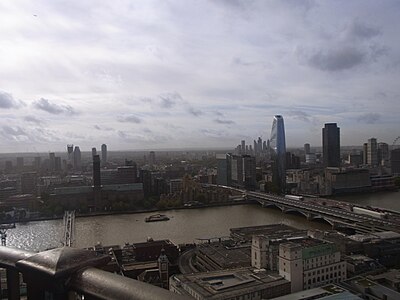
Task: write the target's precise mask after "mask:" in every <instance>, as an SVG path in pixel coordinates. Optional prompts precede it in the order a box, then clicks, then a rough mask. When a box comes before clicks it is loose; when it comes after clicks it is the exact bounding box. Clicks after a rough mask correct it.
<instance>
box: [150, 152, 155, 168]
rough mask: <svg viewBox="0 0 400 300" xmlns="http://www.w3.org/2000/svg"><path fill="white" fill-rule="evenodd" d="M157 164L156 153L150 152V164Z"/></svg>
mask: <svg viewBox="0 0 400 300" xmlns="http://www.w3.org/2000/svg"><path fill="white" fill-rule="evenodd" d="M155 163H156V153H155V152H154V151H150V154H149V164H150V165H154V164H155Z"/></svg>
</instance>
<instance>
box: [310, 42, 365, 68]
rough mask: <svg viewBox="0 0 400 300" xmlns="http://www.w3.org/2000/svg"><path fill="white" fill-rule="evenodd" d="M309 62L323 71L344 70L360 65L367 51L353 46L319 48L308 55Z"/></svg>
mask: <svg viewBox="0 0 400 300" xmlns="http://www.w3.org/2000/svg"><path fill="white" fill-rule="evenodd" d="M306 60H307V63H308V64H309V65H310V66H312V67H314V68H316V69H320V70H322V71H342V70H347V69H351V68H353V67H355V66H357V65H360V64H362V63H363V62H364V60H365V53H363V52H362V51H360V50H359V49H356V48H353V47H344V48H333V49H329V50H325V51H324V50H319V51H317V52H315V53H312V54H311V55H309V56H308V57H306Z"/></svg>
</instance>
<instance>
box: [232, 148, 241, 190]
mask: <svg viewBox="0 0 400 300" xmlns="http://www.w3.org/2000/svg"><path fill="white" fill-rule="evenodd" d="M231 185H232V186H233V187H237V188H242V187H243V160H242V155H233V156H232V159H231Z"/></svg>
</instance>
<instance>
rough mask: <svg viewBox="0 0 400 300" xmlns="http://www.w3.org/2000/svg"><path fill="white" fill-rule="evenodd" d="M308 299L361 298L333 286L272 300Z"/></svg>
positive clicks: (350, 299)
mask: <svg viewBox="0 0 400 300" xmlns="http://www.w3.org/2000/svg"><path fill="white" fill-rule="evenodd" d="M308 299H310V300H311V299H313V300H316V299H324V300H328V299H329V300H359V299H362V298H360V297H358V296H357V295H354V294H352V293H350V292H349V291H348V290H346V289H344V288H342V287H339V286H337V285H334V284H330V285H327V286H323V287H318V288H314V289H310V290H304V291H301V292H297V293H293V294H290V295H286V296H281V297H278V298H274V300H308Z"/></svg>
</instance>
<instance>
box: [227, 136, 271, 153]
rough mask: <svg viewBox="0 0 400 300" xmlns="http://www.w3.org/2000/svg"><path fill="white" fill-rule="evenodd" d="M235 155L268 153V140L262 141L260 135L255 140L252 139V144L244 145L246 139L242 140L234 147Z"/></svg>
mask: <svg viewBox="0 0 400 300" xmlns="http://www.w3.org/2000/svg"><path fill="white" fill-rule="evenodd" d="M235 153H236V154H237V155H253V156H257V157H260V156H265V155H267V154H268V153H269V140H266V141H263V140H262V138H261V137H258V139H257V141H256V140H254V141H253V145H251V144H250V145H246V141H245V140H242V141H241V143H240V144H239V145H237V147H236V149H235Z"/></svg>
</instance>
